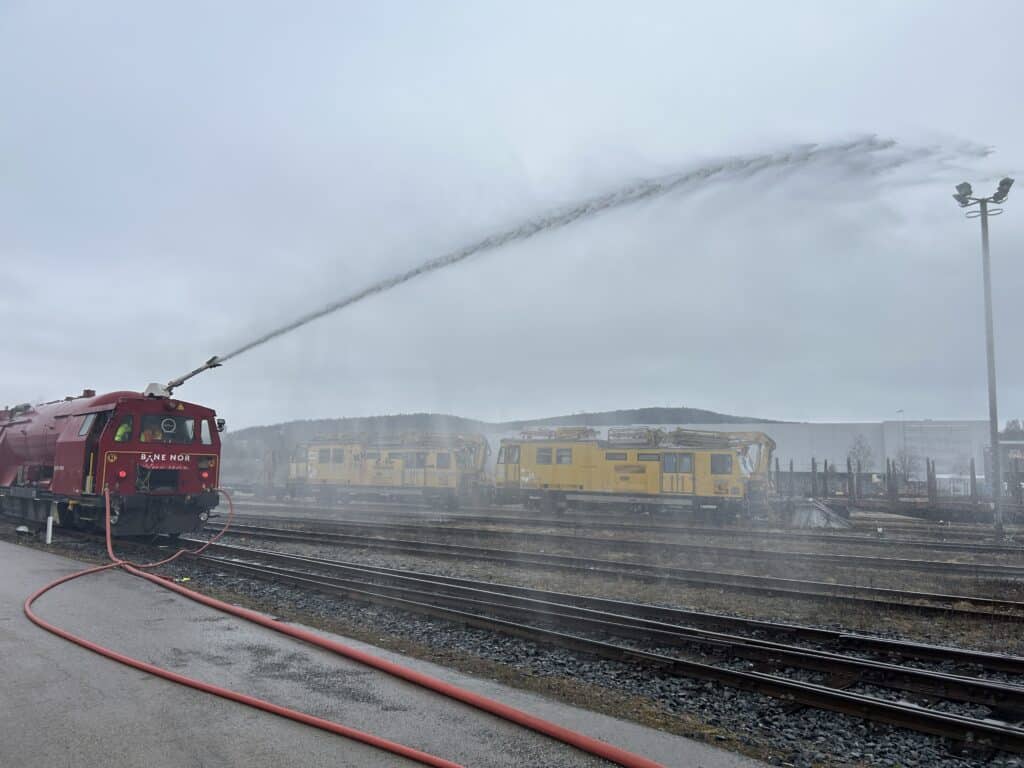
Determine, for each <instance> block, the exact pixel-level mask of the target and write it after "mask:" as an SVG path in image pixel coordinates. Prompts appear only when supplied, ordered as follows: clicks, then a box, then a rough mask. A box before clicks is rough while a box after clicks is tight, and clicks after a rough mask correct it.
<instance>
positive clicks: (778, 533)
mask: <svg viewBox="0 0 1024 768" xmlns="http://www.w3.org/2000/svg"><path fill="white" fill-rule="evenodd" d="M236 507H237V509H239V510H240V511H248V512H249V513H250V516H252V517H257V516H258V517H261V518H265V519H267V520H275V521H279V522H284V521H286V520H296V519H298V517H299V516H297V515H287V516H286V515H269V514H266V510H268V509H274V508H280V509H291V510H294V511H296V512H301V513H303V516H306V517H308V515H309V514H319V515H324V514H334V515H337V514H338V513H343V514H346V515H353V514H365V515H380V514H381V513H382V512H383V513H384V514H385V515H386V516H387V517H394V518H403V519H408V520H417V519H418V520H422V519H423V515H422V514H416V513H413V512H410V511H409V510H410V509H412V507H409V508H405V511H404V512H403V511H400V510H398V509H394V508H386V509H381V508H377V507H369V506H366V507H348V506H346V507H324V506H316V507H295V506H285V505H282V506H280V507H277V506H276V505H252V504H245V503H239V504H237V505H236ZM485 509H487V508H485ZM424 511H426V508H424ZM505 512H506V514H494V513H493V511H492V512H491V513H490V514H476V513H466V512H451V511H437V510H433V513H434V514H433V515H432V516H431V519H434V520H437V521H438V522H443V523H449V524H450V523H473V524H479V525H522V526H531V527H538V528H541V527H542V528H562V529H572V530H577V529H580V528H591V529H599V530H607V531H622V532H626V533H634V534H645V533H653V534H672V535H680V536H707V537H714V538H726V539H730V540H735V539H741V538H753V539H759V540H764V541H786V542H803V541H810V542H828V543H830V544H837V545H842V546H853V547H861V546H866V547H887V546H893V547H921V548H926V549H935V550H945V551H951V552H964V553H985V554H1011V555H1019V556H1021V557H1022V558H1024V545H1022V544H1012V543H1009V544H991V543H984V542H978V541H949V540H947V538H955V537H956V535H957V534H956V532H950V531H947V530H945V529H938V530H936V528H935V526H932V527H931V528H922V527H920V526H918V527H913V528H907V529H898V530H907V531H914V532H915V533H921V532H936V533H939V534H941V535H942V536H943V538H942V539H925V538H915V539H908V538H894V537H892V535H891V533H892V530H893V529H892V528H891V527H890V526H887V525H880V526H879V525H876V524H874V523H872V524H865V525H863V526H860V527H862V529H863V530H864V532H863V533H860V534H850V533H840V532H835V533H831V532H828V533H823V532H815V531H803V530H792V531H785V530H773V529H763V530H762V529H757V528H742V527H736V526H699V525H685V524H679V523H645V522H639V521H626V520H624V518H622V517H614V518H613V517H609V516H602V517H592V516H590V515H586V516H583V515H568V514H563V515H558V516H538V515H532V514H526V513H525V511H524V514H522V515H516V514H508V513H507V510H505ZM634 517H635V516H634ZM308 519H310V520H311V521H315V522H316V523H318V524H327V523H330V522H333V521H334V520H337V518H334V519H333V520H332V519H329V518H323V517H311V518H308ZM342 522H358V521H355V520H352V519H351V518H346V519H345V520H343V521H342ZM855 527H856V524H855ZM877 527H882V528H883V529H884V530H885V531H888V532H889V535H888V536H883V537H879V536H878V535H877V533H875V532H874V531H875V528H877ZM968 535H975V536H981V535H983V534H981V533H979V534H968ZM988 535H989V536H990V534H988Z"/></svg>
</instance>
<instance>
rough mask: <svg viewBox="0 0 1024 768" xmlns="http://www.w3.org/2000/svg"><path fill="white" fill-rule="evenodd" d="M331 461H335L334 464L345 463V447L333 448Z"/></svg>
mask: <svg viewBox="0 0 1024 768" xmlns="http://www.w3.org/2000/svg"><path fill="white" fill-rule="evenodd" d="M331 462H333V463H334V464H344V463H345V449H344V448H334V449H332V450H331Z"/></svg>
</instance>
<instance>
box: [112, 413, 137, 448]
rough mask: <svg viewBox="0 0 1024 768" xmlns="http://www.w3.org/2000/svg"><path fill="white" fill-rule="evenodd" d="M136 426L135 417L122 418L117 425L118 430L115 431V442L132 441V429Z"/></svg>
mask: <svg viewBox="0 0 1024 768" xmlns="http://www.w3.org/2000/svg"><path fill="white" fill-rule="evenodd" d="M134 426H135V417H134V416H122V417H121V420H120V421H119V422H118V423H117V429H115V430H114V442H115V443H127V442H128V441H129V440H131V439H132V429H134Z"/></svg>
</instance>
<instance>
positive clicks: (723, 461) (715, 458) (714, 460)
mask: <svg viewBox="0 0 1024 768" xmlns="http://www.w3.org/2000/svg"><path fill="white" fill-rule="evenodd" d="M711 474H712V475H731V474H732V455H731V454H728V453H712V454H711Z"/></svg>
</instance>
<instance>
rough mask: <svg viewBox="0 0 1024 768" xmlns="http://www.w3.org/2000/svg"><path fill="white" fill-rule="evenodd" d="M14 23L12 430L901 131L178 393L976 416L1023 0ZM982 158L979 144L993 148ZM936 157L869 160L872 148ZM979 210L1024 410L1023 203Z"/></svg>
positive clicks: (159, 10) (9, 79)
mask: <svg viewBox="0 0 1024 768" xmlns="http://www.w3.org/2000/svg"><path fill="white" fill-rule="evenodd" d="M770 6H771V7H770V8H769V4H762V3H754V2H739V3H730V2H718V3H714V4H709V3H703V2H701V3H680V2H665V3H653V2H651V3H643V2H630V3H626V2H622V3H595V2H580V3H536V4H530V3H524V2H515V3H512V2H508V3H504V4H500V5H499V4H490V3H479V2H474V3H470V2H463V3H440V2H431V3H417V2H408V3H386V2H378V3H349V4H343V3H336V2H324V3H322V4H318V3H284V2H282V3H278V4H270V3H258V2H257V3H253V2H237V3H231V2H220V3H201V4H200V3H187V2H181V3H173V4H164V5H153V4H139V3H134V2H123V3H116V2H94V3H67V2H61V3H49V2H44V1H42V0H32V1H31V2H28V1H23V2H6V3H2V4H0V94H2V113H0V158H2V160H0V254H2V265H3V271H2V282H0V285H2V297H0V327H2V328H3V329H4V341H5V343H4V350H3V362H2V371H3V372H2V375H0V405H2V404H4V403H14V402H22V401H28V400H38V399H53V398H57V397H61V396H63V395H65V394H69V393H72V392H75V391H78V390H80V389H81V388H82V387H86V386H87V387H92V388H95V389H98V390H106V389H141V388H143V387H144V386H145V385H146V384H147V383H148V382H150V381H166V380H168V379H170V378H172V377H174V376H177V375H179V374H182V373H184V372H185V371H187V370H190V369H191V368H193V367H195V365H197V364H198V363H200V362H201V361H202V360H204V359H205V358H206V357H208V356H210V355H212V354H216V353H223V352H225V351H227V350H229V349H233V348H235V347H237V346H239V345H240V344H242V343H244V342H245V341H247V340H248V339H249V338H250V337H253V336H256V335H259V334H261V333H263V332H265V331H267V330H269V329H271V328H272V327H273V326H274V325H275V324H276V323H280V322H285V321H287V320H289V319H290V318H291V317H293V316H294V315H297V314H300V313H302V312H306V311H309V310H311V309H314V308H315V307H316V306H318V305H320V304H323V303H326V302H329V301H330V300H332V299H333V298H335V297H337V296H343V295H345V294H348V293H351V292H353V291H356V290H358V289H360V288H362V287H364V286H365V285H368V284H370V283H372V282H373V281H374V280H377V279H380V278H382V277H386V276H387V275H389V274H391V273H393V272H396V271H399V270H402V269H407V268H409V267H410V266H413V265H415V264H416V263H418V262H420V261H423V260H426V259H429V258H432V257H434V256H437V255H439V254H441V253H444V252H446V251H450V250H452V249H454V248H458V247H460V246H462V245H464V244H466V243H468V242H472V241H474V240H476V239H479V238H481V237H484V236H486V235H487V234H488V233H489V232H491V231H495V230H501V229H505V228H508V227H509V226H510V225H515V224H517V223H518V222H520V221H522V220H524V219H527V218H529V217H531V216H533V215H535V214H538V213H542V212H544V211H547V210H549V209H552V208H561V207H564V206H567V205H571V204H572V203H573V202H574V201H576V200H579V199H581V198H587V197H591V196H593V195H595V194H600V193H604V192H609V191H613V190H615V189H616V188H617V187H619V186H621V185H623V184H628V183H631V182H633V181H635V180H637V179H640V178H647V177H655V176H661V175H664V174H669V173H673V172H676V171H679V170H685V169H691V168H695V167H699V166H701V165H702V164H703V163H705V162H706V161H709V160H716V159H722V158H728V157H733V156H736V155H746V154H752V153H760V152H778V151H785V150H786V148H787V147H790V146H792V145H794V144H802V145H803V144H810V143H821V144H832V143H836V142H842V141H847V140H850V139H852V138H856V137H862V136H865V135H876V136H878V137H881V138H886V139H888V138H892V139H896V140H897V141H898V142H899V145H898V148H897V149H894V150H892V152H891V153H890V154H889V155H883V158H882V160H883V162H881V163H879V162H878V161H877V159H876V160H872V161H870V162H866V163H865V164H864V166H863V167H859V166H858V165H857V163H851V164H848V165H846V166H844V167H843V168H841V169H838V170H837V169H836V168H835V167H832V166H822V165H820V164H818V165H815V164H812V165H809V166H805V167H802V168H794V169H792V170H791V171H788V172H775V173H772V174H768V175H762V176H758V177H755V178H752V179H748V180H734V181H729V182H726V181H722V182H720V183H717V184H709V185H707V186H706V188H704V189H699V188H698V189H690V190H687V191H685V192H677V193H673V194H670V195H667V196H664V197H661V198H658V199H655V200H650V201H647V202H642V203H638V204H636V205H633V206H630V207H628V208H622V209H618V210H616V211H613V212H610V213H608V214H605V215H603V216H600V217H595V218H593V219H591V220H588V221H583V222H578V223H576V224H574V225H572V226H569V227H566V228H564V229H561V230H559V231H557V232H554V233H550V234H546V235H539V236H537V237H534V238H532V239H531V240H529V241H527V242H523V243H518V244H513V245H510V246H506V247H504V248H501V249H498V250H494V251H491V252H489V253H486V254H482V255H481V256H479V257H478V258H475V259H473V260H471V261H469V262H466V263H463V264H462V265H459V266H456V267H453V268H451V269H449V270H445V271H441V272H437V273H434V274H432V275H430V276H427V277H425V278H422V279H419V280H417V281H414V282H411V283H409V284H407V285H405V286H402V287H400V288H397V289H395V290H393V291H391V292H390V293H387V294H384V295H380V296H377V297H374V298H370V299H368V300H366V301H365V302H362V303H360V304H358V305H356V306H354V307H352V308H351V309H348V310H345V311H342V312H340V313H338V314H336V315H333V316H331V317H328V318H326V319H322V320H319V321H317V322H316V323H314V324H312V325H309V326H307V327H305V328H304V329H301V330H299V331H297V332H295V333H293V334H291V335H289V336H286V337H284V338H281V339H278V340H276V341H273V342H271V343H269V344H267V345H265V346H263V347H260V348H258V349H256V350H253V351H252V352H250V353H248V354H247V355H244V356H242V357H239V358H237V359H235V360H232V361H231V362H230V363H229V364H227V365H226V366H224V367H223V368H221V369H219V370H216V371H212V372H208V373H205V374H203V375H202V376H200V377H198V378H197V379H195V380H194V381H192V382H190V383H188V384H187V385H186V386H185V387H183V388H182V389H181V390H180V391H179V395H180V396H181V397H182V398H184V399H188V400H193V401H197V402H202V403H204V404H207V405H210V406H212V407H214V408H216V409H217V411H218V412H219V414H221V415H222V416H224V417H226V418H227V419H228V421H229V425H231V426H232V427H242V426H248V425H253V424H262V423H271V422H277V421H282V420H286V419H296V418H317V417H327V416H349V415H369V414H377V413H396V412H409V411H420V410H424V411H443V412H450V413H456V414H459V415H465V416H471V417H478V418H484V419H510V418H521V417H532V416H546V415H554V414H559V413H565V412H573V411H582V410H598V409H610V408H628V407H639V406H649V405H685V406H691V407H697V408H706V409H710V410H716V411H722V412H726V413H734V414H743V415H752V416H758V417H766V418H778V419H807V420H846V419H849V420H860V419H864V420H875V419H893V418H898V417H897V415H896V412H897V410H898V409H904V410H905V413H906V417H907V418H986V417H987V401H986V389H985V387H986V385H985V351H984V325H983V310H982V288H981V266H980V255H979V240H980V237H979V231H978V230H979V227H978V223H977V222H976V221H968V220H965V219H964V218H963V215H962V213H961V212H960V211H958V210H957V208H956V205H955V203H954V202H953V201H952V200H951V199H950V197H949V195H950V193H951V192H952V187H953V185H955V184H956V183H957V182H959V181H962V180H963V179H964V178H968V179H970V180H972V181H974V182H975V184H976V187H977V189H978V190H979V191H985V192H986V193H987V192H988V191H989V190H990V189H991V188H994V186H995V180H997V179H998V178H1000V177H1001V176H1003V175H1004V174H1007V173H1009V174H1011V175H1013V174H1017V173H1020V172H1021V169H1022V166H1024V130H1022V126H1024V100H1022V99H1021V97H1020V94H1021V93H1022V92H1024V64H1022V63H1021V60H1020V53H1019V51H1020V48H1021V30H1022V29H1024V4H1021V3H1018V2H1011V1H1007V2H990V3H988V4H986V5H985V8H984V13H973V12H971V11H970V9H968V8H967V7H966V6H964V5H963V3H953V2H946V3H943V2H933V3H926V2H910V1H908V2H901V3H893V2H880V3H869V2H849V3H840V2H829V3H821V2H806V3H803V2H783V3H773V4H770ZM977 147H987V148H991V150H992V152H991V154H988V155H987V156H984V153H982V152H979V151H977ZM908 156H912V157H915V158H917V159H915V160H912V161H911V162H909V163H908V164H904V165H902V166H901V167H900V168H898V169H896V170H894V171H883V170H881V166H882V165H884V158H885V157H899V158H902V159H903V160H906V158H907V157H908ZM1020 187H1021V188H1019V189H1017V190H1015V194H1014V195H1012V196H1011V198H1010V200H1009V202H1008V204H1007V206H1006V215H1004V216H1001V217H999V218H996V219H993V220H992V245H993V273H994V281H995V285H994V297H995V305H996V315H995V318H996V337H997V367H998V372H999V383H1000V388H999V392H1000V401H1001V409H1000V410H1001V415H1002V416H1003V417H1004V418H1005V417H1013V416H1020V415H1022V414H1024V354H1022V346H1021V334H1020V329H1021V327H1022V324H1024V301H1022V299H1021V297H1022V294H1024V179H1022V182H1021V184H1020Z"/></svg>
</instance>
